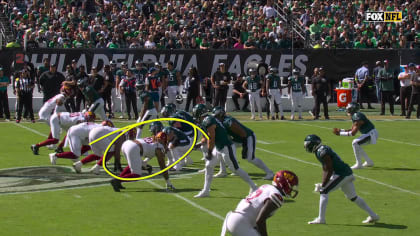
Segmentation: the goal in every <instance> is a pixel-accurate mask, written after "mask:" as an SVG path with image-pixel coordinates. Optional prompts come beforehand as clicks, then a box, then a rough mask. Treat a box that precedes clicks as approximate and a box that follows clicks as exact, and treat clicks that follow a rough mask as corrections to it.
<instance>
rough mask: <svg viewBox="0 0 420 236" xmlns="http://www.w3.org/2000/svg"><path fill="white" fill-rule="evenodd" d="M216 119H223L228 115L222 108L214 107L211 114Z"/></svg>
mask: <svg viewBox="0 0 420 236" xmlns="http://www.w3.org/2000/svg"><path fill="white" fill-rule="evenodd" d="M211 113H212V114H213V115H214V116H215V117H220V118H223V117H224V116H225V114H226V112H225V109H223V107H221V106H217V107H214V108H213V110H212V112H211Z"/></svg>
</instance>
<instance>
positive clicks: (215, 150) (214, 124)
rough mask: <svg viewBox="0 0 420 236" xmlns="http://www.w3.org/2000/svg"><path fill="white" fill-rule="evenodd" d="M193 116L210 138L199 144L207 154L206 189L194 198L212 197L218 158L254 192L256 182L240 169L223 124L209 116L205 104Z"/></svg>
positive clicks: (234, 149) (196, 107)
mask: <svg viewBox="0 0 420 236" xmlns="http://www.w3.org/2000/svg"><path fill="white" fill-rule="evenodd" d="M192 116H193V117H194V119H195V120H196V122H197V123H198V124H200V125H201V127H202V128H203V129H204V131H205V132H206V133H207V134H208V136H209V139H208V140H207V141H206V140H205V139H204V138H203V140H202V141H201V143H199V144H198V145H200V146H201V150H202V151H203V152H205V153H206V155H205V159H206V160H205V161H206V164H205V166H206V168H205V177H204V187H203V189H202V190H201V191H200V192H199V193H198V194H197V195H195V196H194V197H196V198H202V197H208V196H210V185H211V182H212V180H213V172H214V167H215V166H216V165H217V164H218V163H219V160H218V158H216V156H219V157H220V158H221V159H223V161H224V162H225V163H226V164H227V165H228V168H229V169H230V170H231V171H232V172H233V173H235V174H237V175H238V176H239V177H240V178H241V179H242V180H243V181H245V182H246V183H247V184H248V185H249V186H250V187H251V191H252V192H253V191H255V190H256V189H257V186H256V185H255V183H254V181H252V180H251V178H250V177H249V175H248V174H247V173H246V172H245V171H244V170H242V169H241V168H240V167H239V164H238V161H237V160H236V147H235V145H234V144H233V143H232V141H231V140H230V138H229V136H228V133H227V131H226V129H225V128H224V126H223V124H222V122H220V121H219V120H218V119H216V118H215V117H214V116H211V115H208V114H207V108H206V106H205V105H204V104H197V105H195V106H194V108H193V112H192Z"/></svg>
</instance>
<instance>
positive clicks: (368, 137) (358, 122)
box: [333, 102, 378, 169]
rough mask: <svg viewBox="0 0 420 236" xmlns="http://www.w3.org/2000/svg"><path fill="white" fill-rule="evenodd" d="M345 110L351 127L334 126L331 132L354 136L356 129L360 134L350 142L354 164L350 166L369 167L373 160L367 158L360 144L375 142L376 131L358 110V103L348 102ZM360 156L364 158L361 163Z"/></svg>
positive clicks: (356, 167) (357, 167) (355, 167)
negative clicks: (351, 123)
mask: <svg viewBox="0 0 420 236" xmlns="http://www.w3.org/2000/svg"><path fill="white" fill-rule="evenodd" d="M346 111H347V114H348V115H349V116H351V120H352V122H353V125H352V127H351V129H348V130H344V129H338V128H334V129H333V133H334V134H335V135H338V136H354V135H356V133H357V132H358V131H360V133H362V135H361V136H360V137H358V138H356V139H354V140H353V142H352V145H353V152H354V157H355V158H356V164H354V165H353V166H352V167H351V168H352V169H361V168H363V167H371V166H373V161H372V159H370V158H369V156H368V155H367V153H366V152H365V150H363V148H362V145H367V144H376V141H377V139H378V131H377V130H376V129H375V126H374V125H373V124H372V122H371V121H370V120H369V119H368V118H367V117H366V116H365V114H363V113H361V112H360V111H359V104H357V103H354V102H352V103H349V104H348V105H347V107H346ZM362 158H364V159H365V162H364V163H363V164H362Z"/></svg>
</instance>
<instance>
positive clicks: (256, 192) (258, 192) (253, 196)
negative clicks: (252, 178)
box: [246, 189, 263, 202]
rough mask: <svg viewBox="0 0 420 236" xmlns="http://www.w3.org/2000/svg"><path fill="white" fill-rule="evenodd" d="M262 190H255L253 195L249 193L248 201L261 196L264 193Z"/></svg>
mask: <svg viewBox="0 0 420 236" xmlns="http://www.w3.org/2000/svg"><path fill="white" fill-rule="evenodd" d="M262 192H263V191H262V190H261V189H257V190H256V191H255V192H253V193H251V195H249V197H247V198H246V201H247V202H251V201H252V199H255V198H257V197H259V196H260V195H261V194H262Z"/></svg>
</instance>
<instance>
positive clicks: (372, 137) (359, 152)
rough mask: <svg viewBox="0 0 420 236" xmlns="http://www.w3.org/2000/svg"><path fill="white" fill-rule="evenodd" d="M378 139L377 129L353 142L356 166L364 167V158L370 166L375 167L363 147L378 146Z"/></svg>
mask: <svg viewBox="0 0 420 236" xmlns="http://www.w3.org/2000/svg"><path fill="white" fill-rule="evenodd" d="M377 139H378V131H377V130H376V129H373V130H371V131H370V132H369V133H367V134H362V135H361V136H360V137H358V138H356V139H354V140H353V142H352V146H353V152H354V157H355V158H356V165H357V166H362V164H363V163H362V158H365V160H366V163H367V164H368V165H373V161H372V159H370V158H369V156H368V155H367V153H366V152H365V150H363V148H362V145H367V144H376V140H377Z"/></svg>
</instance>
